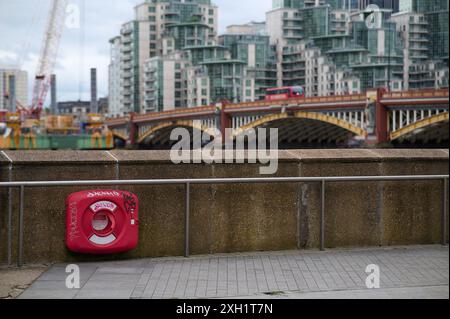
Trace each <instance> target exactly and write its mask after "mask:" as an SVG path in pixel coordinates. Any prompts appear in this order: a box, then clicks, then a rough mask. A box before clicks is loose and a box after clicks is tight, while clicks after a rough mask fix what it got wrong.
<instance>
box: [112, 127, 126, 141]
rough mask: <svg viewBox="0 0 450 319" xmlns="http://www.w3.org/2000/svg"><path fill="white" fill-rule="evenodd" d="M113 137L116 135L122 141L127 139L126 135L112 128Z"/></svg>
mask: <svg viewBox="0 0 450 319" xmlns="http://www.w3.org/2000/svg"><path fill="white" fill-rule="evenodd" d="M112 133H113V135H114V137H117V138H119V139H121V140H123V141H127V140H128V136H126V135H124V134H123V133H119V132H114V130H113V131H112Z"/></svg>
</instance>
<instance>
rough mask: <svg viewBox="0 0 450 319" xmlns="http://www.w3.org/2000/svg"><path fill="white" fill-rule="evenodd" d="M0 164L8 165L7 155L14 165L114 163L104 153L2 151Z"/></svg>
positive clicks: (110, 157) (111, 158)
mask: <svg viewBox="0 0 450 319" xmlns="http://www.w3.org/2000/svg"><path fill="white" fill-rule="evenodd" d="M0 155H1V162H2V164H3V165H4V164H5V163H9V160H8V159H7V158H5V155H7V156H8V157H9V158H10V159H11V160H12V161H13V163H14V164H30V165H34V164H38V163H40V164H53V163H61V164H75V163H76V164H79V165H85V164H94V163H114V162H116V161H115V160H114V159H113V157H112V156H110V155H108V153H107V152H105V151H4V153H2V152H0Z"/></svg>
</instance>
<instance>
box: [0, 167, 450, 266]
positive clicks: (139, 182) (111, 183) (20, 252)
mask: <svg viewBox="0 0 450 319" xmlns="http://www.w3.org/2000/svg"><path fill="white" fill-rule="evenodd" d="M448 179H449V175H405V176H347V177H269V178H211V179H154V180H97V181H33V182H30V181H21V182H1V183H0V189H1V188H8V200H7V201H8V205H7V206H8V217H7V225H8V226H7V250H8V253H7V254H8V264H9V265H11V264H12V263H11V259H12V257H11V256H12V229H13V227H12V220H13V213H12V203H13V199H12V189H13V188H19V190H20V195H19V196H20V197H19V225H18V233H19V236H18V237H19V238H18V245H17V256H18V257H17V265H18V266H19V267H21V266H22V265H23V247H24V242H23V241H24V214H25V189H26V188H39V187H67V186H76V187H80V186H83V187H90V186H116V187H117V186H152V185H184V186H185V198H184V200H185V213H184V232H185V233H184V255H185V257H189V255H190V206H191V196H190V192H191V185H225V184H276V183H278V184H280V183H320V185H321V188H320V211H321V212H320V249H321V250H325V218H326V211H325V196H326V184H327V183H336V182H393V181H442V182H443V193H442V215H441V222H442V228H441V236H442V238H441V240H442V245H446V244H447V228H446V226H447V209H448V207H447V189H448Z"/></svg>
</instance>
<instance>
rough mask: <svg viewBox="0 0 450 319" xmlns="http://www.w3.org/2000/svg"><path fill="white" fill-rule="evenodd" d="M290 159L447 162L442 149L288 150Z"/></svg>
mask: <svg viewBox="0 0 450 319" xmlns="http://www.w3.org/2000/svg"><path fill="white" fill-rule="evenodd" d="M287 152H288V153H289V154H290V155H291V156H292V157H294V158H297V159H298V160H299V161H301V162H305V161H347V160H351V161H354V160H360V161H390V160H411V159H414V160H420V159H422V160H425V159H442V160H448V158H449V153H448V151H445V150H442V149H429V150H428V149H329V150H289V151H287Z"/></svg>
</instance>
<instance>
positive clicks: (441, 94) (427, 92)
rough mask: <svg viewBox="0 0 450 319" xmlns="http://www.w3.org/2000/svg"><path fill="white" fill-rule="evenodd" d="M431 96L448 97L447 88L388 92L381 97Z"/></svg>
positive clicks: (408, 97) (409, 97)
mask: <svg viewBox="0 0 450 319" xmlns="http://www.w3.org/2000/svg"><path fill="white" fill-rule="evenodd" d="M432 97H447V98H448V97H449V90H448V89H440V90H432V89H430V90H413V91H402V92H390V93H385V94H384V95H383V99H411V98H432Z"/></svg>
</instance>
